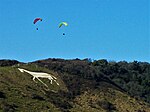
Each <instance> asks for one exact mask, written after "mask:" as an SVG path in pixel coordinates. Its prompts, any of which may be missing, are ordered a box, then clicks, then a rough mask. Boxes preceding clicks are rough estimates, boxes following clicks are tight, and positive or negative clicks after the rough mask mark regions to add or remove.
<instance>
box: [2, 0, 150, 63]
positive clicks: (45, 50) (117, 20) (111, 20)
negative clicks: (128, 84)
mask: <svg viewBox="0 0 150 112" xmlns="http://www.w3.org/2000/svg"><path fill="white" fill-rule="evenodd" d="M149 16H150V2H149V0H0V59H15V60H18V61H21V62H31V61H36V60H41V59H47V58H63V59H75V58H79V59H85V58H91V59H92V60H99V59H107V60H109V61H135V60H136V61H144V62H145V61H146V62H150V33H149V32H150V28H149V26H150V23H149V19H150V18H149ZM37 17H40V18H42V19H43V21H41V22H40V21H39V22H37V24H33V21H34V19H35V18H37ZM62 21H65V22H67V23H68V26H67V27H64V26H63V27H61V28H58V25H59V23H60V22H62ZM37 27H38V30H36V28H37ZM63 33H65V35H63Z"/></svg>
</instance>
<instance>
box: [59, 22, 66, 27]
mask: <svg viewBox="0 0 150 112" xmlns="http://www.w3.org/2000/svg"><path fill="white" fill-rule="evenodd" d="M63 25H64V26H68V23H67V22H61V23H60V24H59V28H60V27H62V26H63Z"/></svg>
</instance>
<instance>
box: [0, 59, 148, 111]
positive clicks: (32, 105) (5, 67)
mask: <svg viewBox="0 0 150 112" xmlns="http://www.w3.org/2000/svg"><path fill="white" fill-rule="evenodd" d="M6 62H7V64H6ZM14 62H15V63H14ZM95 63H96V62H90V61H89V60H87V59H85V60H79V59H75V60H63V59H47V60H39V61H36V62H31V63H20V62H18V61H14V60H13V61H11V60H1V61H0V112H35V111H38V112H149V111H150V105H149V104H148V103H146V102H144V101H143V100H142V98H141V99H139V98H140V96H139V98H135V97H134V96H132V95H131V94H130V93H129V92H128V91H127V89H126V88H123V87H122V86H120V85H119V83H116V82H115V81H114V80H113V79H111V78H110V77H108V76H107V74H104V73H103V72H102V71H101V70H100V71H101V73H100V71H99V72H98V69H100V68H98V66H99V65H95ZM148 65H149V64H148ZM18 68H24V69H26V70H29V71H34V72H44V73H49V74H52V75H53V76H55V77H57V80H56V81H57V82H58V83H59V85H57V84H56V83H55V82H53V83H52V84H51V83H50V81H49V80H48V79H42V78H40V79H41V80H42V81H43V82H44V83H45V84H47V85H48V87H46V86H45V85H43V84H42V83H41V82H39V81H38V80H37V79H36V81H37V83H35V82H34V81H33V80H32V76H31V75H30V74H28V73H22V72H20V71H19V70H18ZM103 68H104V67H103Z"/></svg>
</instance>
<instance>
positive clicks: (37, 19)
mask: <svg viewBox="0 0 150 112" xmlns="http://www.w3.org/2000/svg"><path fill="white" fill-rule="evenodd" d="M38 21H42V19H41V18H36V19H34V21H33V24H36V23H37V22H38ZM36 30H38V28H36Z"/></svg>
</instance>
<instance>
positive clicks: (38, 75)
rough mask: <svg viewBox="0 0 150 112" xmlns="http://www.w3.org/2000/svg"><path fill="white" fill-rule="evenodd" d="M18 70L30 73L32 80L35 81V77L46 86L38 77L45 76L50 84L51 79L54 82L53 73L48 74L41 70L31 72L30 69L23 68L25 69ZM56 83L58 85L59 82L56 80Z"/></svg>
mask: <svg viewBox="0 0 150 112" xmlns="http://www.w3.org/2000/svg"><path fill="white" fill-rule="evenodd" d="M18 70H19V71H20V72H26V73H28V74H30V75H32V76H33V81H34V82H36V81H35V78H37V79H38V80H39V81H40V82H41V83H42V84H44V85H45V86H46V87H48V86H47V85H46V84H45V83H44V82H43V81H41V80H40V79H39V78H47V79H49V80H50V81H51V84H52V81H55V82H56V79H57V78H56V77H54V76H53V75H51V74H48V73H43V72H31V71H28V70H25V69H22V68H18ZM56 84H57V85H59V83H57V82H56Z"/></svg>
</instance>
